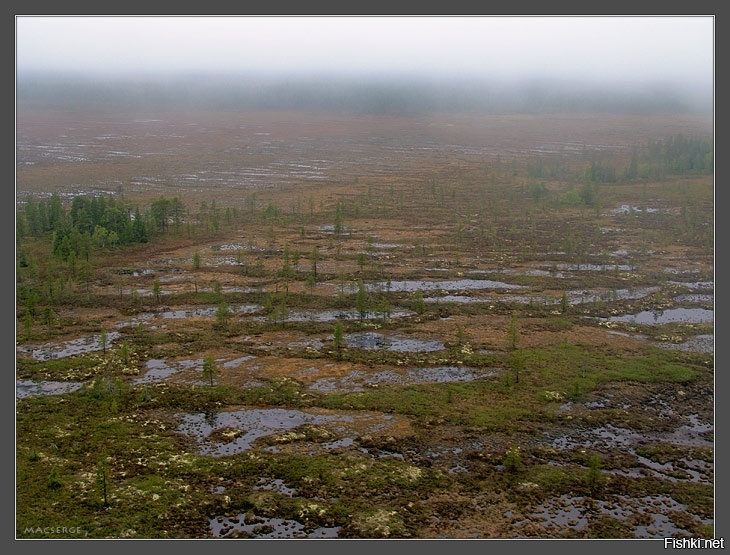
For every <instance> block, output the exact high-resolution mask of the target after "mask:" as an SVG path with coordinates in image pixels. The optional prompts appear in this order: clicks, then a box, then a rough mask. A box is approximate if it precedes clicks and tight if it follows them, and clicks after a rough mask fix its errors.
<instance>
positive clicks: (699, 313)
mask: <svg viewBox="0 0 730 555" xmlns="http://www.w3.org/2000/svg"><path fill="white" fill-rule="evenodd" d="M714 318H715V313H714V311H713V310H708V309H705V308H670V309H667V310H655V311H653V310H644V311H642V312H639V313H638V314H626V315H623V316H611V317H609V318H600V320H602V321H604V322H629V323H632V324H650V325H651V324H669V323H673V322H684V323H692V324H700V323H707V322H713V321H714Z"/></svg>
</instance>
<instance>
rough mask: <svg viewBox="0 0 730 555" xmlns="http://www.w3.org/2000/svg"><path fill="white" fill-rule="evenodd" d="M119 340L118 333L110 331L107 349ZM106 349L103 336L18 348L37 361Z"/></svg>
mask: <svg viewBox="0 0 730 555" xmlns="http://www.w3.org/2000/svg"><path fill="white" fill-rule="evenodd" d="M118 338H119V332H118V331H110V332H108V333H107V334H106V348H107V349H108V348H110V347H111V346H112V343H113V342H114V340H116V339H118ZM103 348H104V346H103V345H102V336H101V334H98V335H91V336H88V337H81V338H79V339H73V340H71V341H65V342H62V343H45V344H43V345H38V346H21V347H18V348H17V351H18V352H19V353H25V354H27V355H30V356H31V357H33V358H34V359H36V360H51V359H54V358H65V357H70V356H75V355H80V354H84V353H91V352H94V351H101V350H102V349H103Z"/></svg>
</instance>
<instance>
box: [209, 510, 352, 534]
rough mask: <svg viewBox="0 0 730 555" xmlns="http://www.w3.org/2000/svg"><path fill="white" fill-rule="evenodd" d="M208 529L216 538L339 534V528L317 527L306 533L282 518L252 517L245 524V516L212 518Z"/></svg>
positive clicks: (296, 523)
mask: <svg viewBox="0 0 730 555" xmlns="http://www.w3.org/2000/svg"><path fill="white" fill-rule="evenodd" d="M210 529H211V532H212V534H213V536H214V537H216V538H225V537H237V536H241V537H251V538H271V539H290V538H291V539H293V538H311V539H316V538H337V537H338V536H339V532H340V527H339V526H334V527H319V528H316V529H314V530H312V531H311V532H308V531H307V528H306V527H305V526H304V525H303V524H302V523H301V522H298V521H296V520H290V519H283V518H261V517H252V518H251V522H250V523H247V522H246V515H245V514H239V515H238V516H235V517H227V516H218V517H215V518H212V519H210Z"/></svg>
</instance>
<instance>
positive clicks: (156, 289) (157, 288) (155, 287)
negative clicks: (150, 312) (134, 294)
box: [152, 278, 162, 304]
mask: <svg viewBox="0 0 730 555" xmlns="http://www.w3.org/2000/svg"><path fill="white" fill-rule="evenodd" d="M161 292H162V286H161V285H160V280H159V279H157V278H155V280H154V281H153V282H152V295H153V296H154V297H155V302H156V303H157V304H160V293H161Z"/></svg>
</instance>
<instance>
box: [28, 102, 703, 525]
mask: <svg viewBox="0 0 730 555" xmlns="http://www.w3.org/2000/svg"><path fill="white" fill-rule="evenodd" d="M639 120H640V121H639ZM711 140H712V126H711V122H708V121H707V120H706V118H703V117H699V116H693V115H691V114H679V115H671V114H647V115H643V116H642V117H641V118H639V119H637V117H635V116H632V115H621V114H612V113H604V114H589V113H585V114H583V113H582V114H574V113H571V114H559V113H555V114H514V115H497V114H492V115H483V114H481V115H479V114H477V115H473V116H472V115H468V116H467V115H462V114H438V115H412V116H400V115H395V116H392V117H388V116H380V115H368V116H345V115H335V114H315V113H311V114H310V113H305V112H291V113H289V112H286V113H285V112H237V111H231V112H230V113H224V112H214V111H211V112H206V111H190V112H182V111H179V112H174V111H171V112H164V113H146V114H134V113H132V114H128V113H121V112H119V113H117V112H110V113H104V114H103V117H102V114H100V113H96V114H95V113H91V112H90V113H85V112H83V111H78V112H73V113H70V112H69V113H57V112H52V111H48V110H44V109H37V110H20V113H19V118H18V143H17V161H18V165H17V188H18V192H17V193H18V194H17V199H18V203H17V204H18V206H17V210H18V217H19V220H20V221H21V222H22V225H21V227H22V233H20V232H19V240H18V251H17V268H18V271H17V286H16V293H17V305H16V306H17V310H16V318H17V328H16V329H17V333H16V461H17V468H16V481H17V484H16V486H17V535H18V537H43V534H42V533H38V532H34V531H33V530H36V529H37V528H38V527H40V528H41V529H42V528H43V526H44V525H45V526H48V525H49V524H50V523H56V522H59V523H60V522H63V523H64V524H65V525H66V526H67V527H69V528H70V527H79V528H80V529H81V530H82V531H83V536H84V537H88V538H303V539H307V538H309V539H311V538H321V539H335V538H421V539H423V538H440V539H447V538H454V539H455V538H663V537H667V536H676V537H704V538H711V537H714V518H715V514H714V482H715V476H714V474H715V467H714V461H715V456H714V439H715V433H716V430H715V414H714V404H713V398H714V379H715V378H714V301H715V296H714V285H715V284H714V230H713V224H714V221H713V211H714V205H713V203H714V190H713V186H714V183H713V175H712V173H711V170H710V169H709V168H711V167H712V166H711V165H710V166H707V162H708V160H710V159H711V157H712V149H711V148H710V149H709V150H708V144H710V146H711ZM678 152H679V154H678ZM690 156H694V157H698V156H701V157H702V160H704V165H702V164H700V163H699V161H698V160H699V158H692V160H694V162H693V165H692V167H690V168H688V167H685V166H682V164H681V163H682V162H683V161H685V160H687V159H688V158H689V157H690ZM78 199H81V200H78ZM101 199H104V200H103V201H102V200H101ZM41 207H42V208H41ZM41 214H45V216H43V217H42V216H41ZM49 214H53V215H54V216H53V217H52V218H50V219H49ZM54 218H55V220H54ZM54 222H55V223H54ZM56 224H58V226H59V227H54V225H56ZM116 225H119V227H118V228H117V227H114V229H112V227H113V226H116ZM19 229H20V228H19ZM112 231H113V232H114V235H111V232H112ZM25 530H30V531H29V532H28V531H25Z"/></svg>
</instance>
